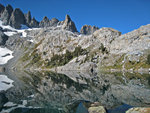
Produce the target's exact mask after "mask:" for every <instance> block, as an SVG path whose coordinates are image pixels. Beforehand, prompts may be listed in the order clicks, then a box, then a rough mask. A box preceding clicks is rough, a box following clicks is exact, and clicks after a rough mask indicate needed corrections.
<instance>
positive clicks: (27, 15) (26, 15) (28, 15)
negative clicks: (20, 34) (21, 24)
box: [24, 11, 31, 27]
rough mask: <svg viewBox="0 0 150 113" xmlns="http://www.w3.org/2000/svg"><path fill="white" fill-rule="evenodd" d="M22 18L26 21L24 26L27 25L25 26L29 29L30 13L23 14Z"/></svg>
mask: <svg viewBox="0 0 150 113" xmlns="http://www.w3.org/2000/svg"><path fill="white" fill-rule="evenodd" d="M24 16H25V19H26V24H27V26H28V27H29V26H30V23H31V12H30V11H28V13H27V14H25V15H24Z"/></svg>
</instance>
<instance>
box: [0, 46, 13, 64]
mask: <svg viewBox="0 0 150 113" xmlns="http://www.w3.org/2000/svg"><path fill="white" fill-rule="evenodd" d="M12 53H13V51H11V50H9V49H7V48H6V47H5V48H2V47H0V65H3V64H6V63H7V62H8V61H9V60H10V59H12V58H13V57H14V56H13V55H12Z"/></svg>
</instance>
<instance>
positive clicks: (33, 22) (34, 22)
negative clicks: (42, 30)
mask: <svg viewBox="0 0 150 113" xmlns="http://www.w3.org/2000/svg"><path fill="white" fill-rule="evenodd" d="M30 27H33V28H34V27H35V28H38V27H39V22H38V21H37V20H36V19H35V18H34V17H33V18H32V20H31V23H30Z"/></svg>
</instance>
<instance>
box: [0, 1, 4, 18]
mask: <svg viewBox="0 0 150 113" xmlns="http://www.w3.org/2000/svg"><path fill="white" fill-rule="evenodd" d="M4 9H5V7H4V6H3V5H2V4H0V17H1V14H2V13H3V11H4Z"/></svg>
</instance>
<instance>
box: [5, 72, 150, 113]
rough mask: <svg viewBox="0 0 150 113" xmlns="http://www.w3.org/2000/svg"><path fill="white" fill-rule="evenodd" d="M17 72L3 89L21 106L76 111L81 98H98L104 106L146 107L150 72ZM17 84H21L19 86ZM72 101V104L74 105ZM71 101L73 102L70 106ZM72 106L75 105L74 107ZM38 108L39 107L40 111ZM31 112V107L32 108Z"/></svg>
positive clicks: (11, 99) (90, 99) (88, 99)
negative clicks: (25, 102)
mask: <svg viewBox="0 0 150 113" xmlns="http://www.w3.org/2000/svg"><path fill="white" fill-rule="evenodd" d="M62 73H63V74H58V73H53V72H44V71H43V72H34V73H32V72H28V71H25V72H20V74H18V75H16V77H17V76H18V77H19V78H18V77H17V79H18V80H17V81H16V82H14V87H13V88H11V89H10V90H8V91H7V92H5V93H4V94H5V96H6V98H7V99H8V101H10V102H13V103H16V104H21V103H20V101H21V100H27V104H26V105H25V106H32V107H42V109H43V108H44V109H45V110H46V109H53V110H54V111H55V110H56V111H57V110H58V111H59V110H60V109H61V110H60V111H62V112H67V111H70V113H71V112H73V111H71V110H73V109H74V110H76V107H75V106H76V104H77V103H80V102H81V100H85V101H89V102H95V101H99V102H100V103H101V104H102V105H103V106H105V107H106V108H107V109H109V108H114V107H115V106H119V105H122V104H128V105H132V106H148V105H149V103H148V102H149V101H150V100H149V96H150V95H149V94H150V90H149V87H150V84H149V76H150V75H140V74H130V73H126V74H124V76H122V74H121V73H112V74H110V73H108V74H107V73H105V74H102V73H101V74H96V75H92V74H88V73H87V72H73V71H72V72H71V71H64V72H62ZM18 84H20V85H21V84H23V85H22V87H19V86H18ZM75 103H76V104H75ZM74 104H75V105H74ZM74 107H75V108H74ZM42 109H41V110H42ZM33 111H34V110H33Z"/></svg>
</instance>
